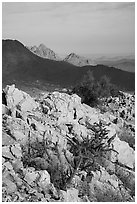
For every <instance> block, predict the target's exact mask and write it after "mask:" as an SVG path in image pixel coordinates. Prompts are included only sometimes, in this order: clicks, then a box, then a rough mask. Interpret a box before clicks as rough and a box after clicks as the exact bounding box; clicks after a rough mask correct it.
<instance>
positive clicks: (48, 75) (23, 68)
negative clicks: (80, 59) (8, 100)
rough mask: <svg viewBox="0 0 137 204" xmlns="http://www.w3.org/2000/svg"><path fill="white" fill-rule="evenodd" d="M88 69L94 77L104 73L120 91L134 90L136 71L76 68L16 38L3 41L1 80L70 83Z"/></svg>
mask: <svg viewBox="0 0 137 204" xmlns="http://www.w3.org/2000/svg"><path fill="white" fill-rule="evenodd" d="M88 70H91V71H92V72H93V75H94V77H95V79H97V80H98V79H100V77H101V76H103V75H106V76H108V77H109V78H110V79H111V83H114V84H116V85H117V86H118V87H120V88H121V89H122V90H126V91H134V90H135V74H134V73H131V72H126V71H122V70H120V69H116V68H114V67H107V66H104V65H96V66H84V67H77V66H74V65H72V64H69V63H67V62H64V61H53V60H49V59H44V58H41V57H39V56H36V55H35V54H33V53H32V52H31V51H29V50H28V49H27V48H26V47H25V46H24V45H23V44H22V43H20V42H19V41H17V40H3V41H2V77H3V82H4V83H6V81H10V80H13V79H15V80H17V81H18V83H19V82H20V81H21V80H23V81H30V82H31V81H35V80H42V81H45V82H51V83H53V84H59V85H61V86H72V85H75V84H76V83H78V82H80V81H81V80H82V79H83V76H84V75H85V74H86V73H87V71H88Z"/></svg>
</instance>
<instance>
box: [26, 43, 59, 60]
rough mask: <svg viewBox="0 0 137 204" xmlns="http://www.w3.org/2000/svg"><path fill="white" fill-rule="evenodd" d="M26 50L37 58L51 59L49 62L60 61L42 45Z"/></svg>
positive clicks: (51, 51)
mask: <svg viewBox="0 0 137 204" xmlns="http://www.w3.org/2000/svg"><path fill="white" fill-rule="evenodd" d="M28 49H29V50H30V51H31V52H33V53H34V54H36V55H38V56H39V57H42V58H46V59H51V60H56V61H58V60H60V58H59V57H58V55H57V54H56V53H55V52H54V51H53V50H51V49H49V48H48V47H46V45H44V44H42V43H41V44H40V45H39V46H38V47H37V46H32V47H28Z"/></svg>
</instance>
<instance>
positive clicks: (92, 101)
mask: <svg viewBox="0 0 137 204" xmlns="http://www.w3.org/2000/svg"><path fill="white" fill-rule="evenodd" d="M72 93H76V94H78V95H79V96H80V97H81V98H82V102H83V103H86V104H87V105H90V106H92V107H95V106H97V105H98V104H100V103H101V100H100V99H102V98H105V97H109V96H113V97H115V96H118V94H119V90H118V88H117V87H116V86H115V85H113V84H111V82H110V79H109V78H108V77H107V76H105V75H104V76H102V77H101V78H100V80H99V81H95V79H94V76H93V74H92V72H91V71H88V72H87V74H86V75H85V76H84V78H83V81H82V82H81V83H80V84H78V85H77V86H76V87H74V88H73V90H72Z"/></svg>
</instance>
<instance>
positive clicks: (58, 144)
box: [2, 85, 135, 202]
mask: <svg viewBox="0 0 137 204" xmlns="http://www.w3.org/2000/svg"><path fill="white" fill-rule="evenodd" d="M107 100H109V101H107V103H106V104H109V105H108V106H109V107H108V106H107V105H106V107H107V108H108V110H107V112H103V111H101V110H99V109H96V108H91V107H89V106H87V105H86V104H82V103H81V98H80V97H79V96H77V95H76V94H73V95H68V94H66V93H59V92H53V93H47V94H45V95H43V96H42V97H41V98H38V99H33V98H31V97H30V96H29V95H28V94H27V93H25V92H23V91H20V90H18V89H17V88H15V85H12V86H6V88H5V89H4V90H3V93H2V102H3V105H2V119H3V121H2V183H3V185H2V199H3V201H4V202H7V201H12V202H15V201H18V202H21V201H22V202H27V201H32V202H35V201H45V202H54V201H60V202H61V201H63V202H103V201H104V202H111V201H112V202H115V201H117V202H124V201H131V202H133V201H135V152H134V145H133V144H132V145H131V144H130V142H129V141H130V138H129V140H127V141H125V139H123V140H121V138H120V137H119V136H120V135H121V131H122V128H127V129H128V128H131V126H126V125H129V124H130V125H131V123H130V122H129V121H132V119H134V116H135V115H134V107H133V105H134V96H131V95H125V94H124V93H123V98H115V99H113V98H111V100H112V101H110V99H107ZM113 100H114V101H113ZM115 100H116V101H117V106H116V107H115V110H116V109H117V110H118V112H119V110H120V103H121V102H123V101H125V110H126V107H127V104H128V105H129V104H131V101H132V105H130V108H129V111H128V112H124V116H123V115H121V114H119V115H116V112H117V111H116V112H115V111H114V112H112V109H111V105H114V103H115ZM115 104H116V103H115ZM132 108H133V109H132ZM108 111H109V112H108ZM122 111H123V110H121V112H122ZM133 126H134V124H133V125H132V128H133ZM131 133H132V134H131V136H132V137H134V129H131Z"/></svg>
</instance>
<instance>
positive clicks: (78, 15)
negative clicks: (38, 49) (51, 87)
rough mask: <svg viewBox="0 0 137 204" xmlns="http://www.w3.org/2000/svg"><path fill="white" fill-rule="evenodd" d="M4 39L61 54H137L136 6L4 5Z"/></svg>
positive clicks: (128, 4) (118, 4)
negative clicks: (135, 51) (136, 43)
mask: <svg viewBox="0 0 137 204" xmlns="http://www.w3.org/2000/svg"><path fill="white" fill-rule="evenodd" d="M2 16H3V19H2V35H3V38H4V39H5V38H11V39H17V40H19V41H21V42H22V43H23V44H25V45H39V44H40V43H43V44H45V45H46V46H47V47H49V48H51V49H52V50H54V51H55V52H56V53H59V54H69V53H70V52H76V53H77V54H81V55H86V54H91V55H92V54H102V55H108V54H117V55H119V54H134V49H135V48H134V47H135V4H134V3H112V2H110V3H93V2H89V3H83V2H81V3H67V2H64V3H57V2H56V3H48V2H45V3H21V2H18V3H11V2H10V3H9V2H4V3H3V4H2Z"/></svg>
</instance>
